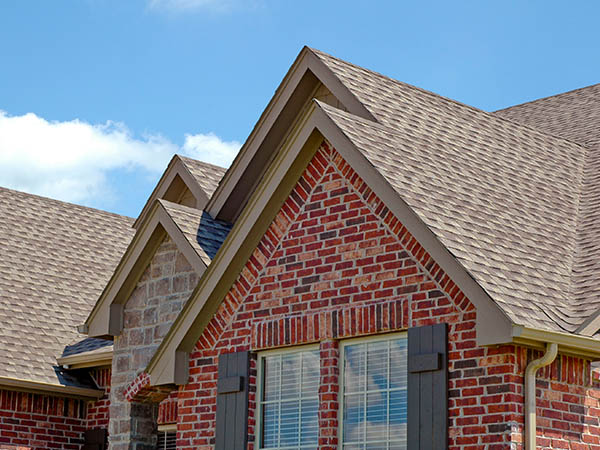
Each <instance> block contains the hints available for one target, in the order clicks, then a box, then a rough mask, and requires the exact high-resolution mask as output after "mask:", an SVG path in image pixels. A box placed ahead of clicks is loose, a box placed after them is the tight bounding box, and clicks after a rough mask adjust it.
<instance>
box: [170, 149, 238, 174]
mask: <svg viewBox="0 0 600 450" xmlns="http://www.w3.org/2000/svg"><path fill="white" fill-rule="evenodd" d="M175 156H177V157H178V158H180V159H189V160H190V161H195V162H199V163H201V164H206V165H207V166H211V167H216V168H218V169H223V170H227V167H223V166H219V165H218V164H213V163H209V162H207V161H202V160H201V159H196V158H192V157H191V156H186V155H182V154H181V153H175Z"/></svg>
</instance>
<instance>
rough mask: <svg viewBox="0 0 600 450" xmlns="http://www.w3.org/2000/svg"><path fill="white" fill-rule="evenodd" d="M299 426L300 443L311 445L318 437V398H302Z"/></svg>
mask: <svg viewBox="0 0 600 450" xmlns="http://www.w3.org/2000/svg"><path fill="white" fill-rule="evenodd" d="M301 406H302V414H301V419H300V426H301V427H302V430H301V433H300V444H302V445H312V444H315V443H316V442H318V437H319V415H318V414H319V400H303V401H302V403H301Z"/></svg>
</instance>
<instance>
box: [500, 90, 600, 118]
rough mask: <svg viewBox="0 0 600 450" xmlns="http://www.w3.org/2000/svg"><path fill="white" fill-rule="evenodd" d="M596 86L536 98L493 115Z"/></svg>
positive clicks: (502, 109)
mask: <svg viewBox="0 0 600 450" xmlns="http://www.w3.org/2000/svg"><path fill="white" fill-rule="evenodd" d="M594 86H600V83H594V84H590V85H588V86H583V87H580V88H575V89H571V90H569V91H565V92H559V93H558V94H553V95H548V96H546V97H540V98H536V99H534V100H529V101H527V102H523V103H517V104H516V105H512V106H507V107H505V108H500V109H496V110H495V111H492V113H494V114H495V113H497V112H501V111H506V110H508V109H512V108H518V107H520V106H525V105H530V104H532V103H536V102H541V101H544V100H550V99H552V98H556V97H561V96H563V95H571V94H574V93H575V92H578V91H583V90H584V89H589V88H591V87H594Z"/></svg>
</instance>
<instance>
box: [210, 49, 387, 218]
mask: <svg viewBox="0 0 600 450" xmlns="http://www.w3.org/2000/svg"><path fill="white" fill-rule="evenodd" d="M309 71H310V72H311V73H312V74H313V76H315V77H316V78H317V80H318V81H319V82H320V83H322V84H323V85H325V86H326V87H327V89H329V91H330V92H331V93H332V94H333V95H334V96H335V97H336V98H337V99H338V100H339V101H340V102H341V103H342V104H343V105H344V106H345V107H346V108H347V109H348V111H349V112H351V113H352V114H354V115H357V116H359V117H363V118H365V119H367V120H372V121H375V120H376V119H375V117H374V116H373V115H372V114H371V113H370V112H369V110H368V109H367V108H366V107H365V106H364V105H363V104H362V103H361V102H360V101H359V100H358V98H357V97H356V96H355V95H354V94H352V92H350V90H349V89H348V88H347V87H346V86H344V84H343V83H342V82H341V81H340V79H339V78H338V77H336V76H335V74H334V73H333V72H332V71H331V69H329V67H327V66H326V65H325V63H323V61H321V60H320V59H319V57H318V56H317V55H316V54H315V53H314V52H313V51H312V50H311V49H310V48H308V47H304V48H303V49H302V51H301V52H300V54H299V55H298V57H297V58H296V60H295V61H294V63H293V64H292V66H291V67H290V69H289V71H288V72H287V74H286V75H285V77H284V78H283V81H282V82H281V84H280V85H279V87H278V88H277V90H276V91H275V94H274V95H273V98H272V99H271V101H270V102H269V104H268V105H267V107H266V108H265V110H264V111H263V113H262V114H261V116H260V118H259V120H258V122H257V123H256V125H255V126H254V128H253V130H252V132H251V133H250V135H249V136H248V139H246V142H245V143H244V145H243V146H242V148H241V149H240V151H239V152H238V154H237V156H236V158H235V160H234V161H233V163H232V164H231V166H230V168H229V170H228V171H227V172H226V174H225V176H224V177H223V179H222V180H221V182H220V183H219V186H218V187H217V189H216V191H215V192H214V194H213V195H212V197H211V199H210V200H209V202H208V205H207V206H206V211H207V212H208V213H209V214H210V215H211V216H212V217H219V213H220V212H221V210H222V209H223V207H224V206H225V204H226V203H227V200H228V199H229V197H230V195H231V194H232V191H233V189H234V188H235V186H236V185H237V183H238V181H239V180H240V179H241V178H242V176H243V174H244V173H245V171H246V169H247V168H248V166H249V164H250V162H251V161H252V159H253V158H254V156H255V155H256V153H257V152H258V151H259V149H260V148H261V145H262V144H263V142H264V141H265V138H266V137H267V135H268V134H269V132H270V131H271V129H272V128H273V127H274V126H275V124H276V121H277V118H278V117H279V116H280V115H281V113H282V111H283V110H284V108H285V106H286V105H287V103H288V101H289V100H290V98H291V97H292V94H293V93H294V92H295V90H296V88H298V86H299V85H300V82H301V80H302V79H303V77H304V76H305V74H307V72H309ZM309 100H311V99H310V95H309V96H307V98H306V100H305V101H309ZM298 113H300V111H296V113H295V114H298ZM293 127H294V123H293V122H292V128H293ZM287 139H289V135H288V137H287V138H286V137H285V136H284V139H283V141H286V140H287ZM278 145H283V144H282V143H279V144H278ZM273 150H275V149H273ZM259 176H260V174H256V178H258V177H259Z"/></svg>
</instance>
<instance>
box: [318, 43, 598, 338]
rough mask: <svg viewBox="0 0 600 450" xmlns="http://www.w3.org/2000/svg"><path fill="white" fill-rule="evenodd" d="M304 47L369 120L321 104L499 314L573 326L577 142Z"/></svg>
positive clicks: (585, 170)
mask: <svg viewBox="0 0 600 450" xmlns="http://www.w3.org/2000/svg"><path fill="white" fill-rule="evenodd" d="M315 53H316V54H317V56H318V57H319V58H320V59H321V60H322V61H323V62H324V63H325V64H326V65H327V66H328V67H329V68H330V69H331V70H332V72H333V73H334V74H335V75H336V76H337V77H338V78H339V79H340V80H341V81H342V82H343V83H344V85H345V86H346V87H347V88H348V89H349V90H350V91H351V92H352V93H353V94H354V95H355V96H356V97H357V98H358V99H359V100H360V101H361V102H362V103H363V104H364V105H365V107H366V108H367V109H368V110H369V111H370V112H371V113H372V114H373V115H374V116H375V118H376V119H377V122H373V121H369V120H366V119H362V118H359V117H357V116H354V115H352V114H350V113H347V112H344V111H341V110H339V109H335V108H333V107H331V106H328V105H324V104H321V105H320V106H321V107H322V108H323V109H324V111H325V112H326V113H327V114H328V115H329V116H330V117H331V119H332V120H333V121H334V122H335V123H336V124H337V125H338V126H339V127H340V128H341V130H342V131H343V132H344V133H345V134H346V135H347V136H348V137H349V138H350V139H351V140H352V141H353V142H354V144H355V145H356V146H357V147H358V148H359V150H361V152H362V153H363V154H364V155H365V156H366V157H367V159H368V160H369V161H370V162H371V164H373V166H375V167H376V168H377V169H378V170H379V171H380V172H381V173H382V175H383V176H384V177H385V178H386V180H387V181H388V182H389V183H390V184H391V185H392V186H393V187H394V188H395V190H396V191H397V192H398V193H399V195H400V196H401V197H402V198H403V199H404V200H405V201H406V202H407V203H408V204H409V206H411V208H413V209H414V210H415V212H417V214H418V215H419V216H420V217H421V219H422V220H423V221H424V222H425V224H426V225H427V226H428V227H429V228H430V229H431V230H432V231H433V232H434V233H435V234H436V236H437V237H438V238H439V240H440V241H441V242H442V243H443V244H444V245H445V246H446V247H447V248H448V249H449V250H450V251H451V252H452V253H453V254H454V255H455V256H456V258H457V259H458V261H459V262H460V263H462V264H463V265H464V266H465V268H466V269H467V270H468V271H469V273H471V275H472V276H473V277H474V278H475V280H476V281H477V282H478V283H479V284H480V285H481V286H482V287H483V288H484V289H485V290H486V291H487V292H488V294H489V295H490V296H491V297H492V298H493V299H494V300H495V301H496V302H497V303H498V305H499V306H500V307H501V308H502V309H503V310H504V311H505V312H506V314H507V315H508V316H509V317H510V318H511V319H512V320H513V321H514V322H515V323H517V324H522V325H526V326H530V327H534V328H541V329H549V330H556V331H561V330H567V331H571V332H572V331H575V330H576V329H577V327H578V326H579V325H580V324H581V323H582V322H583V321H584V320H585V318H586V317H587V316H588V315H589V313H590V311H589V310H587V309H586V310H583V309H581V308H580V307H579V306H580V302H578V301H577V299H576V298H575V297H574V295H573V290H574V282H573V273H574V271H575V273H576V272H577V270H579V268H580V267H581V266H576V264H577V258H576V255H577V248H578V245H579V244H578V240H579V237H578V232H577V230H578V213H579V211H580V201H581V202H582V203H585V201H584V198H585V195H582V187H583V186H584V185H585V184H586V183H588V184H595V180H591V178H592V176H591V175H590V173H594V174H595V173H597V171H594V170H591V164H590V161H591V160H587V161H586V159H585V156H586V154H587V153H588V152H587V149H586V148H585V147H584V146H583V145H580V144H578V143H575V142H570V141H568V140H565V139H562V138H559V137H554V136H551V135H550V134H548V133H547V132H546V131H547V130H542V131H539V130H537V129H535V128H534V125H535V124H525V125H523V124H517V123H514V122H512V121H508V120H505V119H503V118H502V117H500V116H499V115H494V114H492V113H487V112H484V111H481V110H478V109H476V108H473V107H470V106H467V105H463V104H460V103H458V102H455V101H452V100H448V99H445V98H443V97H440V96H438V95H436V94H433V93H431V92H427V91H424V90H422V89H419V88H415V87H413V86H410V85H407V84H405V83H401V82H398V81H396V80H392V79H390V78H387V77H385V76H383V75H380V74H377V73H375V72H371V71H368V70H365V69H363V68H360V67H357V66H354V65H352V64H349V63H346V62H344V61H341V60H339V59H336V58H334V57H331V56H329V55H326V54H324V53H321V52H318V51H315ZM594 120H595V119H594ZM590 123H591V122H590ZM595 123H596V124H598V125H600V121H595ZM597 128H598V129H600V126H597ZM587 203H588V204H590V205H591V204H592V203H594V202H593V201H588V202H587ZM597 204H598V202H596V205H597ZM593 209H594V210H596V209H597V208H593ZM588 231H590V234H591V235H592V236H594V237H595V236H598V234H596V233H595V231H593V230H589V229H588ZM598 237H600V236H598ZM592 240H594V239H592ZM599 240H600V239H595V241H599ZM588 242H589V239H588ZM592 259H593V260H594V261H598V260H599V259H598V258H597V257H596V256H594V258H592ZM592 265H594V264H592ZM599 266H600V264H599ZM587 270H589V271H590V272H595V273H597V274H600V270H596V268H595V267H594V268H592V267H591V266H588V268H587ZM594 276H596V275H594ZM588 280H589V278H588ZM598 280H600V277H598ZM592 284H593V286H598V285H599V283H598V282H593V283H592ZM592 309H593V308H592Z"/></svg>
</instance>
